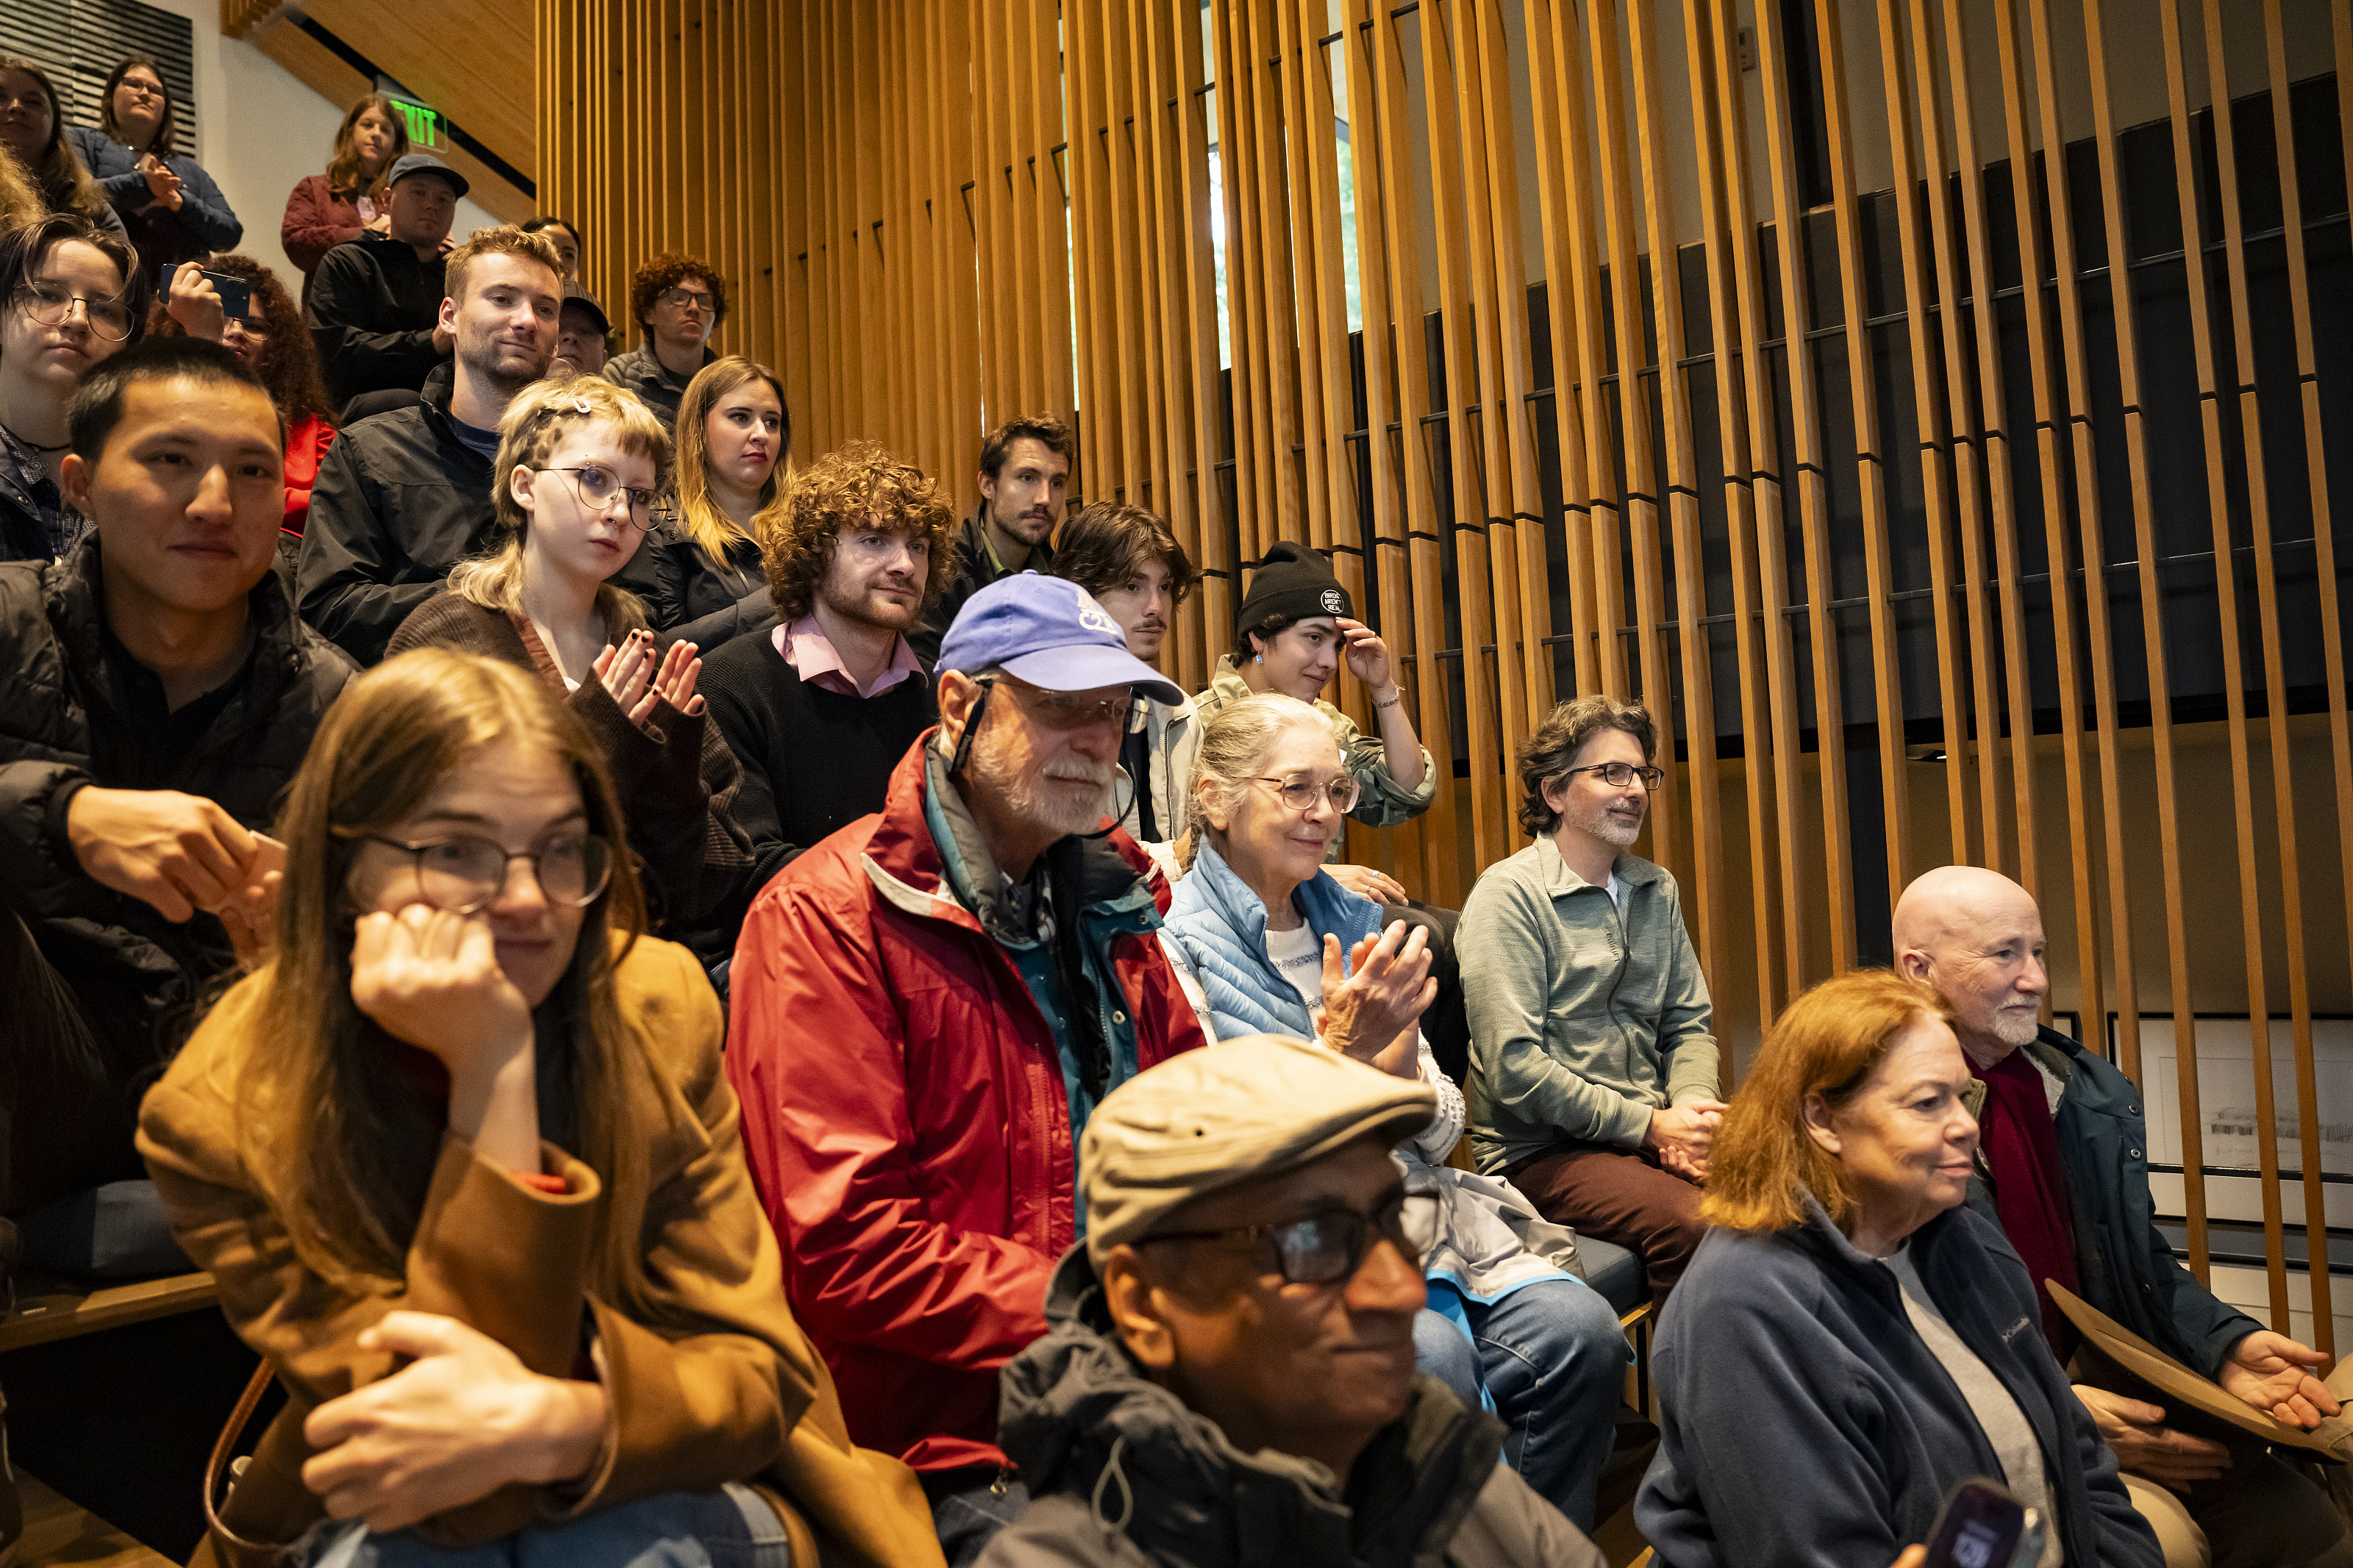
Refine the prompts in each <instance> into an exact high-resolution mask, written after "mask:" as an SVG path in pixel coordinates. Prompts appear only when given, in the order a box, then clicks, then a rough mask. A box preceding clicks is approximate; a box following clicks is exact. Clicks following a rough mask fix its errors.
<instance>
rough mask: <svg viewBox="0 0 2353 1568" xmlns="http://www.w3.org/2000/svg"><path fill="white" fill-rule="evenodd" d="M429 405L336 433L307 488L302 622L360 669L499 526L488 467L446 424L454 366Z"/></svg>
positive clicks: (440, 374)
mask: <svg viewBox="0 0 2353 1568" xmlns="http://www.w3.org/2000/svg"><path fill="white" fill-rule="evenodd" d="M424 398H425V401H424V402H422V403H421V404H419V405H417V406H416V407H414V408H397V409H395V410H393V412H391V413H389V414H379V415H376V416H375V417H373V418H369V419H363V420H361V421H360V422H359V423H358V424H356V425H353V426H346V427H345V428H344V429H343V431H341V432H340V433H338V434H337V435H336V437H335V444H334V445H333V446H332V447H328V448H327V460H326V461H325V462H323V463H322V464H320V465H319V479H318V482H317V483H316V484H314V485H312V486H311V521H309V522H308V523H307V524H305V525H304V527H303V530H302V554H301V563H300V564H299V565H298V566H297V567H296V568H295V592H296V594H297V595H298V596H299V598H300V601H301V607H302V618H303V619H304V620H306V621H308V622H310V623H311V625H312V626H316V627H318V628H319V630H320V631H321V632H322V633H324V634H325V635H326V637H328V639H329V640H331V641H332V642H333V643H335V644H336V645H337V646H338V647H341V648H342V649H343V651H344V652H345V653H348V654H350V655H351V656H352V657H353V658H355V659H357V660H359V661H360V663H361V664H363V665H371V664H375V663H376V662H378V661H379V660H381V659H382V658H384V647H385V644H386V643H388V642H390V641H391V640H392V634H393V633H394V632H395V631H396V630H398V629H399V627H400V623H401V622H403V621H405V620H406V619H407V618H408V616H409V613H410V612H411V611H413V610H415V609H416V608H417V606H418V605H422V604H424V603H425V601H426V600H427V599H429V598H431V597H432V596H433V595H436V594H438V593H439V592H440V591H441V580H442V579H443V578H444V577H447V576H448V574H449V568H450V567H452V566H455V565H456V564H457V563H459V562H460V561H462V560H464V559H465V558H466V557H467V556H469V555H471V554H474V553H476V552H479V551H480V550H482V549H484V548H486V547H487V546H488V545H489V543H490V542H491V534H492V532H493V531H495V529H496V525H497V519H496V517H495V516H494V515H493V514H492V512H491V460H490V459H489V458H485V457H483V456H482V455H481V454H480V452H477V451H475V450H474V449H473V448H472V447H469V446H467V445H466V444H465V443H464V442H463V441H460V440H459V439H458V437H457V433H456V432H455V431H454V430H452V429H451V428H450V426H449V368H448V366H447V365H444V366H442V367H441V368H440V369H439V370H437V371H435V372H434V373H433V375H432V378H431V379H430V380H428V381H427V382H426V384H425V393H424Z"/></svg>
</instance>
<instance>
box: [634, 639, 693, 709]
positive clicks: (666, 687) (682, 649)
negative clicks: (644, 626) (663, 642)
mask: <svg viewBox="0 0 2353 1568" xmlns="http://www.w3.org/2000/svg"><path fill="white" fill-rule="evenodd" d="M647 647H649V648H650V647H652V644H651V643H650V642H649V643H648V644H647ZM695 654H696V649H695V646H694V645H693V644H692V643H691V642H674V643H672V644H670V651H669V652H668V653H666V654H664V655H663V656H662V661H661V668H660V669H659V671H657V672H656V673H655V675H654V677H653V679H652V681H651V682H650V684H649V689H648V690H647V692H646V695H645V696H644V697H643V698H641V699H639V700H638V707H637V708H636V709H635V710H632V711H631V712H630V714H629V718H630V720H631V721H632V722H634V723H636V724H638V725H639V726H641V727H642V726H643V725H644V724H645V722H646V721H648V720H649V719H651V718H652V717H653V713H654V703H655V701H656V700H661V701H663V702H667V703H669V704H670V706H671V707H672V708H675V709H676V710H679V711H680V712H681V713H685V714H690V715H691V714H696V713H700V712H702V710H703V701H702V698H700V697H697V696H696V695H695V694H694V683H695V682H696V681H697V680H699V679H702V659H700V658H696V657H695ZM648 661H649V662H650V661H651V655H650V653H649V655H648Z"/></svg>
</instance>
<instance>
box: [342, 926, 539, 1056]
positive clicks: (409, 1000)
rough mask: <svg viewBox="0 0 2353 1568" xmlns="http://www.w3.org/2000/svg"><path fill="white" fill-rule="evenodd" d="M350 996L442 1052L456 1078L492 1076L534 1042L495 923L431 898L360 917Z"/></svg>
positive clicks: (402, 1034) (527, 1009)
mask: <svg viewBox="0 0 2353 1568" xmlns="http://www.w3.org/2000/svg"><path fill="white" fill-rule="evenodd" d="M352 1001H353V1004H354V1005H357V1006H358V1008H359V1010H360V1011H361V1012H363V1013H364V1014H366V1015H367V1016H369V1017H371V1018H373V1019H375V1021H376V1022H377V1023H378V1024H380V1025H381V1026H383V1027H384V1029H385V1033H387V1034H389V1035H391V1036H393V1037H395V1038H396V1039H402V1040H406V1041H407V1042H408V1043H409V1044H410V1045H412V1046H416V1047H419V1048H420V1049H423V1050H427V1051H430V1052H432V1053H433V1055H435V1056H436V1057H438V1058H440V1059H441V1062H442V1065H443V1066H445V1067H447V1068H448V1069H449V1077H450V1079H451V1080H452V1082H453V1083H454V1082H456V1081H458V1080H459V1079H470V1080H479V1079H481V1078H483V1077H484V1076H486V1075H493V1074H495V1073H496V1072H497V1071H498V1070H499V1069H500V1068H502V1067H503V1066H505V1065H506V1064H507V1063H508V1062H510V1061H512V1060H513V1059H514V1058H517V1057H518V1056H520V1055H521V1054H522V1053H523V1052H526V1051H528V1050H529V1049H530V1048H531V1046H532V1023H531V1005H530V1004H529V1003H528V1002H526V1001H525V1000H524V999H523V994H522V992H521V991H519V990H517V989H516V988H515V984H514V982H513V981H512V980H509V979H508V978H507V976H506V971H504V970H503V969H501V968H500V967H499V955H498V949H497V948H496V946H495V945H494V944H493V942H492V941H491V928H490V926H489V925H488V924H487V923H486V922H485V921H482V920H480V918H478V917H475V916H471V915H459V914H452V913H451V912H450V911H448V910H437V909H435V908H433V907H432V906H431V905H430V904H410V905H408V906H407V907H406V908H405V909H403V910H400V911H399V912H398V913H397V914H385V913H382V912H378V913H375V914H369V915H363V916H361V917H360V921H359V925H358V928H357V931H356V932H355V933H354V935H353V942H352Z"/></svg>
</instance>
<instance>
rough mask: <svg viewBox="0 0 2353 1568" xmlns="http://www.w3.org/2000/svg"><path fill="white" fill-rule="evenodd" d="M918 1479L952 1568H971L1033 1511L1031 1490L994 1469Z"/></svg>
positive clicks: (931, 1473) (921, 1474) (919, 1474)
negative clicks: (1026, 1511) (1017, 1519)
mask: <svg viewBox="0 0 2353 1568" xmlns="http://www.w3.org/2000/svg"><path fill="white" fill-rule="evenodd" d="M915 1479H917V1480H919V1481H921V1482H923V1496H924V1498H925V1499H926V1500H928V1501H929V1502H930V1503H931V1505H932V1529H933V1531H934V1533H936V1534H937V1535H938V1536H939V1538H940V1551H941V1552H943V1553H944V1555H945V1556H946V1558H947V1560H948V1568H972V1564H973V1563H976V1562H978V1561H979V1560H980V1554H981V1552H983V1551H985V1550H986V1549H987V1546H988V1543H989V1542H991V1541H993V1540H995V1539H996V1538H997V1531H1000V1530H1003V1529H1004V1528H1005V1527H1006V1526H1007V1525H1008V1524H1011V1523H1012V1522H1013V1521H1014V1519H1015V1517H1016V1516H1017V1515H1018V1514H1019V1513H1020V1512H1021V1510H1023V1509H1025V1508H1028V1507H1029V1489H1028V1488H1026V1487H1024V1486H1023V1485H1022V1484H1021V1483H1020V1482H1019V1481H1018V1480H1016V1479H1014V1476H1013V1472H1012V1471H1010V1470H1001V1469H999V1468H997V1467H996V1466H995V1465H966V1466H965V1467H963V1468H959V1469H954V1470H918V1471H916V1472H915Z"/></svg>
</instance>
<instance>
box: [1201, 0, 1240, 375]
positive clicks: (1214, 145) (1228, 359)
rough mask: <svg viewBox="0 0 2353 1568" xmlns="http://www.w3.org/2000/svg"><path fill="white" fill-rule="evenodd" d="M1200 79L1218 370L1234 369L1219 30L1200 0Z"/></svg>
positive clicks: (1206, 5)
mask: <svg viewBox="0 0 2353 1568" xmlns="http://www.w3.org/2000/svg"><path fill="white" fill-rule="evenodd" d="M1201 80H1202V81H1203V82H1204V83H1205V84H1207V85H1208V89H1209V90H1208V92H1206V93H1204V94H1203V95H1202V97H1201V112H1202V113H1203V114H1204V115H1206V116H1207V117H1208V131H1209V255H1210V258H1211V261H1212V264H1213V266H1214V268H1215V272H1216V284H1217V289H1216V293H1217V302H1218V368H1219V370H1231V369H1233V367H1234V340H1233V331H1232V328H1231V326H1230V324H1229V322H1228V321H1227V317H1226V174H1225V161H1224V159H1223V157H1222V156H1221V154H1220V153H1219V147H1218V29H1217V24H1216V23H1215V22H1214V21H1212V20H1211V19H1210V16H1209V0H1201Z"/></svg>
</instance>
